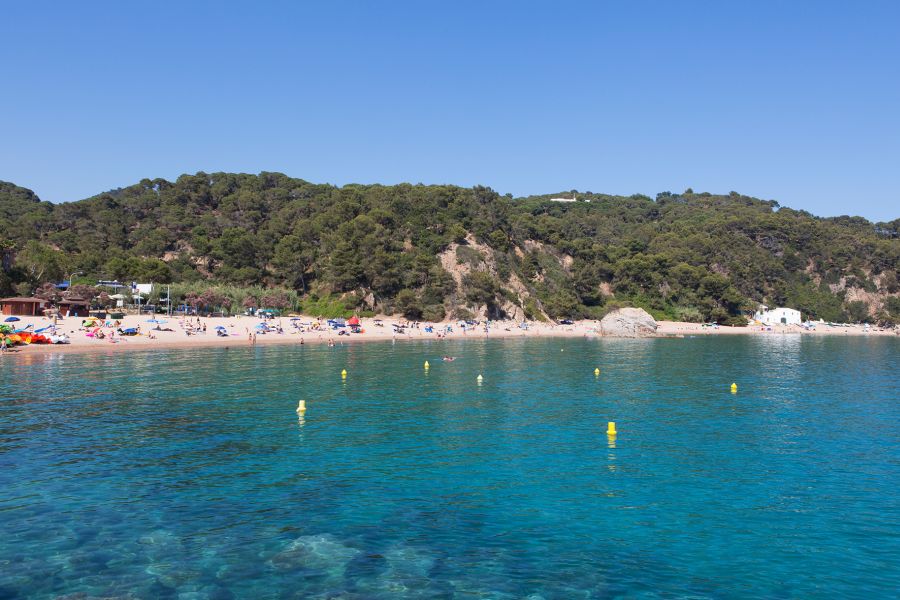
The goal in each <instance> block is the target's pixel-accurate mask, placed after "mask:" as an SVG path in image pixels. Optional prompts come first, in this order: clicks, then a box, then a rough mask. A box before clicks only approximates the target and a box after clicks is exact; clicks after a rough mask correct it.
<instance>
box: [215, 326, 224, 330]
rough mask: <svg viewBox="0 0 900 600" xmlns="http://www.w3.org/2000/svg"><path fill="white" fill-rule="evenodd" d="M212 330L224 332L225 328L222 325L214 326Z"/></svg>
mask: <svg viewBox="0 0 900 600" xmlns="http://www.w3.org/2000/svg"><path fill="white" fill-rule="evenodd" d="M213 329H221V330H222V331H224V330H225V326H224V325H216V326H215V327H213Z"/></svg>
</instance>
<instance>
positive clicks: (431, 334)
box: [9, 315, 897, 355]
mask: <svg viewBox="0 0 900 600" xmlns="http://www.w3.org/2000/svg"><path fill="white" fill-rule="evenodd" d="M152 318H153V317H151V316H149V315H126V316H125V318H124V319H122V320H121V321H120V324H119V328H120V329H123V330H124V329H129V328H135V329H139V331H140V333H139V334H138V335H132V336H123V335H120V334H118V333H114V332H115V331H116V329H115V328H113V327H108V326H106V327H102V328H101V331H103V333H104V337H103V338H102V339H98V338H97V337H94V336H91V335H88V334H89V333H90V332H91V331H92V330H93V329H95V328H93V327H91V328H86V327H83V326H82V322H83V319H82V318H79V317H69V318H68V319H60V320H58V322H57V333H58V334H65V335H66V336H68V338H69V340H70V343H69V344H29V345H20V346H17V347H15V348H13V349H12V351H11V352H9V354H12V355H15V354H25V353H28V354H33V353H48V352H52V353H56V352H91V351H103V352H108V351H115V352H119V351H129V350H152V349H171V348H197V347H234V346H250V345H253V344H256V345H272V344H321V343H334V344H335V345H341V344H349V343H358V342H365V341H387V340H394V341H409V340H426V339H432V340H437V339H453V340H460V339H472V338H474V339H484V338H486V337H487V338H512V337H518V338H526V337H560V338H565V337H602V336H601V335H600V324H599V321H577V322H575V323H573V324H571V325H558V324H550V323H539V322H534V323H528V326H527V328H523V327H521V326H520V325H519V324H517V323H514V322H512V321H496V322H492V323H491V326H490V328H489V329H488V331H487V332H486V331H485V327H484V325H477V326H469V327H467V328H466V329H463V328H461V327H460V326H459V324H457V323H456V322H444V323H437V324H427V323H420V324H419V325H418V326H407V327H403V328H402V329H395V327H394V326H395V324H396V325H402V324H407V322H406V321H405V320H403V319H398V318H392V317H382V318H381V319H376V318H363V319H361V333H349V331H350V329H349V328H343V329H338V330H332V329H330V328H328V327H327V326H326V323H325V320H324V319H322V320H320V319H316V318H315V317H300V319H299V320H293V321H292V320H291V319H290V318H288V317H281V318H275V319H270V320H269V321H267V322H266V323H267V325H268V326H269V327H270V329H271V330H270V331H268V332H265V333H262V332H259V331H258V330H257V325H258V324H260V323H261V322H263V321H262V320H261V319H259V318H256V317H248V316H244V315H240V316H234V317H200V318H199V321H198V318H197V317H189V318H183V317H165V316H157V317H156V319H157V320H159V321H160V323H152V322H148V321H149V320H150V319H152ZM198 323H199V325H198ZM294 324H297V326H295V325H294ZM28 325H31V331H34V330H39V329H42V328H44V327H47V326H49V325H52V321H51V320H50V319H48V318H44V317H21V320H20V321H18V322H16V323H15V326H17V328H19V329H21V328H25V327H26V326H28ZM658 326H659V327H658V329H657V337H690V336H697V335H712V336H716V335H853V336H862V335H865V336H894V335H897V334H896V333H895V332H894V331H892V330H883V329H880V328H876V327H870V328H868V329H866V328H865V327H864V326H860V325H848V326H828V325H825V324H820V325H818V326H817V327H816V329H814V330H812V331H808V330H806V329H803V328H801V327H797V326H774V327H768V328H766V327H761V326H759V325H756V326H748V327H712V326H708V325H703V324H700V323H685V322H673V321H660V322H659V323H658ZM204 327H205V331H204ZM156 328H159V329H161V330H157V329H156ZM217 328H220V329H221V330H222V331H223V332H224V333H225V334H227V335H217ZM279 328H280V332H279V331H278V329H279ZM166 330H170V331H166ZM340 331H346V332H347V335H340V334H339V332H340ZM254 332H256V336H255V340H254V339H253V337H252V334H253V333H254Z"/></svg>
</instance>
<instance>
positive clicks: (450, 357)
mask: <svg viewBox="0 0 900 600" xmlns="http://www.w3.org/2000/svg"><path fill="white" fill-rule="evenodd" d="M454 360H456V357H455V356H445V357H444V362H453V361H454Z"/></svg>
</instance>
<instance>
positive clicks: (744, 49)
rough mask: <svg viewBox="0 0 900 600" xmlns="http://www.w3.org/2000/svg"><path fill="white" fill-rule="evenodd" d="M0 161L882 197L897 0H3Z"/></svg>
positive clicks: (14, 171)
mask: <svg viewBox="0 0 900 600" xmlns="http://www.w3.org/2000/svg"><path fill="white" fill-rule="evenodd" d="M0 12H2V22H3V25H2V29H0V31H2V34H0V66H2V70H0V77H2V88H0V179H3V180H7V181H13V182H15V183H17V184H19V185H23V186H25V187H29V188H31V189H33V190H35V191H36V192H37V193H38V194H39V195H40V196H41V197H42V198H43V199H46V200H52V201H54V202H59V201H66V200H76V199H79V198H82V197H85V196H88V195H92V194H95V193H98V192H100V191H104V190H107V189H110V188H114V187H119V186H123V185H129V184H132V183H135V182H137V181H138V180H140V179H141V178H143V177H150V178H153V177H165V178H169V179H171V178H175V177H177V176H178V175H179V174H181V173H185V172H188V173H193V172H196V171H199V170H204V171H240V172H250V173H255V172H259V171H262V170H266V171H281V172H284V173H286V174H288V175H291V176H295V177H302V178H304V179H307V180H310V181H315V182H330V183H336V184H344V183H348V182H360V183H374V182H379V183H396V182H401V181H410V182H413V183H417V182H423V183H454V184H459V185H464V186H470V185H474V184H483V185H489V186H491V187H493V188H494V189H496V190H497V191H499V192H501V193H507V192H510V193H512V194H514V195H517V196H518V195H525V194H536V193H550V192H555V191H560V190H568V189H579V190H582V191H584V190H590V191H594V192H609V193H618V194H632V193H644V194H648V195H650V196H654V195H655V194H656V193H657V192H660V191H664V190H671V191H673V192H679V191H682V190H684V189H685V188H687V187H692V188H693V189H694V190H695V191H711V192H728V191H731V190H737V191H739V192H742V193H746V194H750V195H755V196H758V197H761V198H765V199H775V200H778V201H779V202H780V203H781V204H783V205H787V206H791V207H795V208H802V209H806V210H809V211H811V212H813V213H815V214H819V215H825V216H830V215H839V214H859V215H862V216H865V217H868V218H870V219H876V220H888V219H895V218H897V217H900V34H898V31H900V2H894V1H885V2H878V1H872V2H860V3H854V2H744V3H738V2H691V1H685V2H668V1H660V2H632V1H628V2H584V3H576V2H549V1H548V2H545V3H540V4H539V3H526V2H443V3H438V2H409V3H404V2H394V1H392V2H382V3H381V6H376V3H375V2H340V1H335V2H316V3H308V4H306V5H301V4H300V3H299V2H297V3H295V2H270V3H263V2H259V3H255V2H254V3H250V2H244V3H240V4H238V3H229V2H224V1H217V2H157V1H154V2H121V1H116V2H105V3H104V2H90V3H87V2H57V3H50V2H3V4H2V10H0Z"/></svg>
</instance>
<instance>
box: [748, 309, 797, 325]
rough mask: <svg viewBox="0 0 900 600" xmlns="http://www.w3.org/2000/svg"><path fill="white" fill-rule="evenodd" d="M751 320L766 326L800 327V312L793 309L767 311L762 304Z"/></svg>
mask: <svg viewBox="0 0 900 600" xmlns="http://www.w3.org/2000/svg"><path fill="white" fill-rule="evenodd" d="M753 318H754V319H756V320H757V321H759V322H761V323H765V324H766V325H800V323H802V322H803V320H802V319H801V318H800V311H799V310H796V309H794V308H782V307H779V308H773V309H772V310H769V307H768V306H765V305H764V304H760V305H759V310H758V311H756V314H755V315H753Z"/></svg>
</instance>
